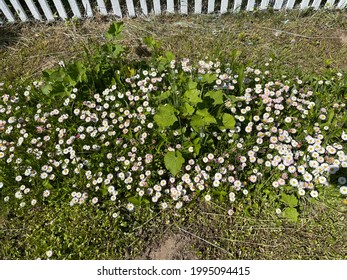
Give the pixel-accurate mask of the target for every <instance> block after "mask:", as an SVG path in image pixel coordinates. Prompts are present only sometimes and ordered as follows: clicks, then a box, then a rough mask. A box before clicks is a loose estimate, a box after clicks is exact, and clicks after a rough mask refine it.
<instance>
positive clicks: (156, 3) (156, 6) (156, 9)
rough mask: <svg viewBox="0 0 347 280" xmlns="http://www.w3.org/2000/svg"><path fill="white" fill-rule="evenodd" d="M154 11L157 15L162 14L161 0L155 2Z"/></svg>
mask: <svg viewBox="0 0 347 280" xmlns="http://www.w3.org/2000/svg"><path fill="white" fill-rule="evenodd" d="M153 9H154V13H155V14H156V15H159V14H161V9H160V0H153Z"/></svg>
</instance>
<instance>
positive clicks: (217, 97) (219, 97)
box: [205, 90, 223, 105]
mask: <svg viewBox="0 0 347 280" xmlns="http://www.w3.org/2000/svg"><path fill="white" fill-rule="evenodd" d="M205 96H207V97H210V98H212V99H213V100H214V102H213V105H219V104H223V92H222V91H221V90H218V91H209V92H207V93H206V94H205Z"/></svg>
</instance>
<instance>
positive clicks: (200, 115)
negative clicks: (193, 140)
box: [190, 108, 217, 131]
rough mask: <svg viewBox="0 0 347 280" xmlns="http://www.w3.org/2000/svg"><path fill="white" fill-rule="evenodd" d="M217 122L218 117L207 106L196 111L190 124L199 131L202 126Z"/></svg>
mask: <svg viewBox="0 0 347 280" xmlns="http://www.w3.org/2000/svg"><path fill="white" fill-rule="evenodd" d="M216 122H217V121H216V119H215V118H214V117H213V116H212V115H211V114H210V113H209V112H208V110H207V109H206V108H205V109H203V110H197V111H196V113H195V115H194V116H193V117H192V120H191V122H190V125H191V126H192V127H193V129H194V130H196V131H199V128H200V127H204V126H207V125H210V124H212V123H216Z"/></svg>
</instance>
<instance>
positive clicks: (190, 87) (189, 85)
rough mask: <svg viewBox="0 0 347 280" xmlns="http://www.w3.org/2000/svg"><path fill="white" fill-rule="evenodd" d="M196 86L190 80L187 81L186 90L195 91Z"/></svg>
mask: <svg viewBox="0 0 347 280" xmlns="http://www.w3.org/2000/svg"><path fill="white" fill-rule="evenodd" d="M197 85H198V84H197V83H196V82H193V81H192V80H189V82H188V89H196V86H197Z"/></svg>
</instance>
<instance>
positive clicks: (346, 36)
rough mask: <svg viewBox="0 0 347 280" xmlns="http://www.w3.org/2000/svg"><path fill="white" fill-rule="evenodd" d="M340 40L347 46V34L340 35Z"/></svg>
mask: <svg viewBox="0 0 347 280" xmlns="http://www.w3.org/2000/svg"><path fill="white" fill-rule="evenodd" d="M340 40H341V43H342V45H346V46H347V33H341V34H340Z"/></svg>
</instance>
